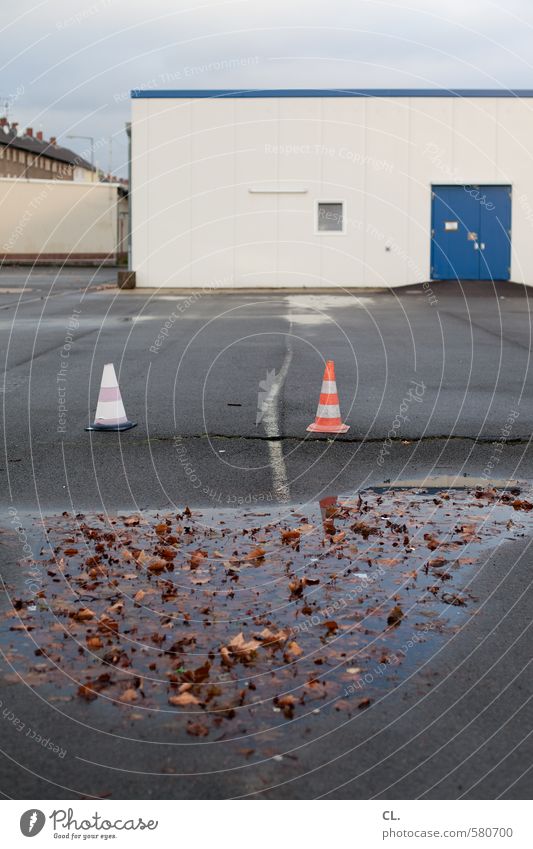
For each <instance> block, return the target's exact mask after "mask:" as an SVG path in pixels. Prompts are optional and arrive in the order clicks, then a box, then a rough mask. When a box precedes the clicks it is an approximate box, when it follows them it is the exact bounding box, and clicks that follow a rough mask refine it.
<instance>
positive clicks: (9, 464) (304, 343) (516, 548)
mask: <svg viewBox="0 0 533 849" xmlns="http://www.w3.org/2000/svg"><path fill="white" fill-rule="evenodd" d="M113 281H114V272H113V271H112V270H107V269H102V270H99V271H98V272H97V274H95V273H94V270H83V269H76V270H74V271H68V270H64V271H62V272H61V273H59V274H58V273H57V272H56V271H53V270H44V269H41V270H37V271H36V272H32V273H31V274H30V275H29V277H28V272H27V271H22V270H17V271H14V270H9V269H4V270H3V272H2V274H1V275H0V335H1V353H2V362H3V363H4V367H5V378H4V383H3V387H2V388H3V431H4V451H3V462H2V463H1V465H2V470H1V473H2V495H3V508H4V516H5V522H4V523H5V524H7V521H8V513H7V511H8V509H9V508H10V507H11V508H14V509H16V510H17V511H18V514H19V516H20V521H21V523H22V524H23V525H24V524H25V523H31V520H30V518H29V517H30V515H32V516H35V515H39V514H42V515H45V516H46V515H49V514H52V513H57V512H61V511H62V510H69V511H74V512H76V511H81V510H98V511H109V512H111V513H113V512H116V511H117V510H124V511H126V510H140V509H151V510H153V509H168V508H170V509H173V508H176V509H181V508H182V507H183V506H184V505H185V504H190V505H191V507H194V506H199V505H210V506H214V507H230V508H235V507H238V506H239V505H241V506H242V505H244V506H247V505H250V504H254V505H268V504H273V503H277V504H280V503H281V504H300V503H306V502H308V501H312V502H316V501H317V500H318V499H319V498H322V497H323V496H324V495H331V494H337V493H348V492H353V491H355V490H357V489H359V488H361V487H364V486H368V485H383V484H384V483H389V482H390V483H391V484H392V485H394V484H395V483H397V482H400V481H403V480H406V479H408V480H412V479H423V478H424V477H425V476H426V475H428V474H436V475H453V476H458V477H463V476H467V478H466V479H467V480H468V479H469V477H470V476H472V477H473V478H476V477H479V476H480V475H482V474H483V471H484V470H487V469H489V472H490V474H489V475H488V476H489V477H490V476H492V477H494V478H498V479H506V478H510V479H519V480H525V481H531V480H533V462H532V461H533V455H532V451H531V448H530V437H531V421H532V420H533V399H532V392H531V375H530V349H531V344H530V343H531V319H530V298H531V296H530V295H529V294H528V291H527V290H525V289H524V288H523V287H520V286H515V285H513V284H497V285H496V286H493V285H492V284H490V283H487V284H480V283H475V284H462V285H461V284H459V283H441V284H434V285H433V292H434V295H435V296H436V303H435V302H433V303H431V301H430V299H429V297H428V294H427V292H426V291H425V290H424V289H423V287H421V286H420V287H408V288H406V289H401V290H395V291H389V292H364V291H361V292H358V293H341V294H340V295H334V294H314V295H310V294H302V295H283V294H282V293H278V292H276V293H272V294H261V295H258V294H254V293H240V294H231V295H230V294H225V295H222V294H220V293H212V292H206V293H194V294H183V293H182V294H178V293H175V292H160V293H158V292H155V291H152V290H150V291H139V290H137V291H133V292H121V291H117V290H116V289H115V288H109V285H110V284H112V283H113ZM72 317H74V320H73V318H72ZM165 323H167V325H166V327H165ZM167 331H168V332H167ZM65 343H67V344H68V346H69V347H68V349H64V347H63V346H64V345H65ZM62 349H63V352H62ZM67 350H68V357H65V353H66V352H67ZM326 359H333V360H334V361H335V366H336V376H337V384H338V389H339V395H340V404H341V412H342V415H343V419H344V421H345V422H346V423H347V424H349V425H350V430H349V431H348V433H347V434H346V435H342V436H339V437H337V438H336V439H335V440H332V439H331V438H327V437H323V436H320V435H316V434H309V433H307V432H306V427H307V425H308V424H309V423H310V422H311V421H313V419H314V415H315V410H316V404H317V402H318V396H319V392H320V384H321V379H322V373H323V368H324V361H325V360H326ZM108 362H113V363H114V364H115V368H116V370H117V373H118V374H119V379H120V386H121V390H122V396H123V400H124V403H125V406H126V411H127V413H128V416H129V417H130V418H131V419H132V420H134V421H136V422H137V423H138V425H137V427H136V428H135V429H132V430H130V431H128V432H125V433H122V434H109V433H87V432H85V431H84V427H85V426H86V425H87V424H89V423H90V422H91V420H92V418H93V417H94V412H95V409H96V401H97V396H98V389H99V382H100V377H101V373H102V368H103V365H104V364H105V363H108ZM64 363H67V365H64ZM61 370H63V376H64V377H65V381H64V382H63V386H64V387H66V395H65V396H63V397H66V402H65V403H64V406H66V408H67V409H66V413H65V415H64V417H63V418H62V419H61V421H60V418H59V416H60V411H59V409H58V405H59V403H60V399H59V396H58V381H57V377H58V374H59V373H60V372H61ZM416 387H418V398H414V397H413V395H414V393H413V388H416ZM410 390H411V392H410ZM261 393H263V394H261ZM265 393H266V396H268V397H267V401H268V403H267V405H266V408H263V407H262V406H261V401H262V400H265ZM258 412H259V413H260V414H261V415H260V418H261V421H259V422H257V417H258ZM400 413H401V414H402V416H401V417H400V415H399V414H400ZM58 426H60V427H61V428H63V430H61V431H58ZM387 437H389V438H390V440H391V442H390V444H384V440H386V439H387ZM495 440H501V442H500V448H499V449H496V450H495V446H494V441H495ZM489 464H491V465H489ZM529 543H530V540H529V539H524V540H523V542H519V543H516V542H515V543H506V544H505V545H504V546H503V547H501V548H500V549H499V550H498V551H495V552H494V554H493V555H492V556H491V558H489V559H488V561H487V562H486V563H483V564H482V568H481V567H480V569H479V571H478V574H477V578H476V584H475V589H476V592H477V594H478V596H479V599H480V605H481V613H480V614H479V615H477V616H476V617H474V618H473V619H471V620H470V621H469V623H468V626H467V627H465V628H464V629H462V630H461V632H460V636H458V637H457V638H454V639H452V640H450V641H449V642H448V643H447V644H446V646H445V647H444V648H443V649H442V650H441V651H439V654H438V656H436V657H435V658H434V659H433V662H432V665H431V670H430V673H428V670H427V669H424V670H421V672H420V679H419V680H418V681H413V682H410V684H409V686H404V687H402V688H398V689H397V690H394V691H392V692H391V693H390V694H389V695H388V696H387V698H386V699H384V700H383V701H381V702H380V703H379V704H377V705H375V706H374V708H373V709H372V710H371V711H365V712H363V713H362V714H361V715H359V716H357V720H356V721H354V722H350V723H347V724H345V725H342V726H341V725H340V724H339V722H338V720H331V719H328V718H327V717H320V718H319V719H318V720H317V728H315V729H314V733H313V734H312V743H309V744H306V738H305V734H304V733H303V731H302V735H301V738H300V737H299V736H298V734H299V729H297V730H296V731H295V745H296V746H297V747H298V751H297V752H294V753H293V755H292V756H287V757H284V758H283V760H282V761H281V762H278V761H273V760H270V761H267V762H265V763H264V764H261V765H260V766H258V765H256V764H254V765H253V767H250V768H247V767H246V765H244V766H242V765H241V766H238V767H236V766H235V765H234V762H233V760H232V756H231V753H229V754H228V755H227V757H226V756H224V757H223V758H222V761H221V762H220V761H219V760H215V758H214V755H212V754H211V752H212V750H210V747H209V746H203V747H201V746H190V747H188V748H186V749H185V750H184V749H183V747H178V748H175V747H173V746H172V744H171V740H170V739H169V735H171V730H169V729H162V730H161V734H162V735H163V736H162V738H161V740H162V742H161V743H160V744H158V745H148V744H147V743H143V742H142V740H143V735H144V734H145V733H146V732H145V730H144V729H143V730H141V729H139V728H137V727H134V724H132V727H131V734H129V735H127V736H131V737H132V738H133V739H130V740H123V739H118V738H117V737H116V736H112V737H111V736H108V732H107V731H106V727H107V726H106V723H107V720H106V718H105V716H104V715H100V714H99V707H98V706H97V705H94V704H92V703H91V704H89V705H84V704H81V705H76V706H75V707H73V708H72V710H71V711H70V715H71V717H72V718H71V719H70V720H69V721H68V722H65V720H64V719H63V717H62V714H61V713H60V712H58V710H57V705H56V706H54V705H50V704H47V703H45V702H43V701H42V700H41V699H40V698H39V697H38V696H37V695H36V694H35V693H34V692H33V691H32V690H31V689H30V688H29V687H26V686H24V685H23V684H21V683H13V682H11V683H7V684H5V685H4V686H3V692H2V699H3V703H4V705H8V706H9V708H10V709H11V710H13V711H14V712H15V713H16V714H17V715H19V716H23V717H24V720H25V722H26V723H27V724H29V725H31V726H35V727H39V728H42V729H43V731H46V733H47V734H48V735H49V736H50V737H53V739H54V740H55V741H57V742H58V743H59V744H61V743H63V744H64V745H65V747H66V748H67V750H68V752H67V756H66V757H65V758H64V759H59V758H51V757H50V756H49V754H48V753H47V752H46V751H45V750H42V749H41V748H40V747H38V746H36V745H34V744H33V743H32V742H31V741H30V740H27V739H26V738H25V737H23V736H21V735H17V734H16V733H14V731H13V728H12V725H11V724H10V723H9V722H5V721H4V722H2V723H0V734H1V739H2V744H1V746H2V749H3V751H4V762H3V767H2V774H3V780H2V786H3V788H4V790H3V792H4V793H5V794H6V795H9V796H13V797H15V798H55V797H57V796H60V797H65V798H66V797H70V796H72V797H75V796H77V795H99V794H103V795H106V794H111V795H113V796H114V797H115V798H144V797H150V796H152V797H153V798H167V797H170V798H172V797H184V798H186V797H190V798H226V797H230V796H258V797H260V798H269V797H281V798H309V797H317V796H322V795H329V796H330V797H333V798H341V797H343V798H344V797H345V798H369V797H373V796H380V797H383V798H417V797H418V796H424V797H428V798H458V797H460V796H463V795H464V797H465V798H495V797H497V796H499V795H502V796H503V797H505V798H527V797H528V796H529V795H530V794H531V790H532V777H531V771H529V772H528V769H529V767H530V764H531V758H530V752H531V743H530V737H528V735H529V734H530V733H531V728H532V711H531V701H530V699H531V694H532V688H531V674H530V671H528V670H530V667H529V666H528V664H529V663H530V660H531V635H530V631H529V630H528V629H529V625H530V620H531V613H530V611H531V590H530V576H531V566H532V560H533V559H532V556H531V552H530V549H529ZM3 563H4V567H3V570H2V571H3V574H4V576H5V575H8V576H9V578H10V579H12V580H14V581H16V570H15V571H13V570H14V566H13V560H12V552H11V551H10V550H7V551H6V550H4V554H3ZM421 689H427V697H425V698H421V697H420V692H421ZM319 724H320V725H319ZM165 735H166V736H165ZM111 742H112V746H110V743H111ZM219 757H220V753H219V752H217V758H219ZM140 764H142V770H141V768H140ZM182 773H188V775H186V776H184V775H183V774H182Z"/></svg>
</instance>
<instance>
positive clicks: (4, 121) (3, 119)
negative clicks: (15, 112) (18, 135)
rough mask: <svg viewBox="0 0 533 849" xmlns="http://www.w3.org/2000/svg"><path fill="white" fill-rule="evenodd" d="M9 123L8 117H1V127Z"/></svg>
mask: <svg viewBox="0 0 533 849" xmlns="http://www.w3.org/2000/svg"><path fill="white" fill-rule="evenodd" d="M6 124H7V118H0V127H5V126H6Z"/></svg>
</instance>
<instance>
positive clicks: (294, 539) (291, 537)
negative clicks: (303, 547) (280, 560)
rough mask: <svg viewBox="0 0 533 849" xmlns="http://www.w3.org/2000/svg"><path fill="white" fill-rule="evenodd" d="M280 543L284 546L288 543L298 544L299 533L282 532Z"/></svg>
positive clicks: (297, 531) (295, 531) (296, 531)
mask: <svg viewBox="0 0 533 849" xmlns="http://www.w3.org/2000/svg"><path fill="white" fill-rule="evenodd" d="M281 541H282V543H284V544H285V545H288V544H289V543H298V542H300V531H299V530H294V531H282V532H281Z"/></svg>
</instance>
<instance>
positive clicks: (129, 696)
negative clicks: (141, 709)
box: [120, 687, 137, 704]
mask: <svg viewBox="0 0 533 849" xmlns="http://www.w3.org/2000/svg"><path fill="white" fill-rule="evenodd" d="M120 701H121V702H126V704H128V703H130V702H136V701H137V690H134V689H133V687H128V689H127V690H124V692H123V693H122V695H121V696H120Z"/></svg>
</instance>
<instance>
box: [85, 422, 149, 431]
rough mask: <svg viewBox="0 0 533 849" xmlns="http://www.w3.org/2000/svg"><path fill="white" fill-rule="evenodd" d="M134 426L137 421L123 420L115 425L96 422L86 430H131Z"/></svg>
mask: <svg viewBox="0 0 533 849" xmlns="http://www.w3.org/2000/svg"><path fill="white" fill-rule="evenodd" d="M132 427H137V422H121V423H120V424H114V425H106V424H98V423H97V422H94V424H92V425H89V427H86V428H85V430H107V431H115V432H116V431H118V430H130V429H131V428H132Z"/></svg>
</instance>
